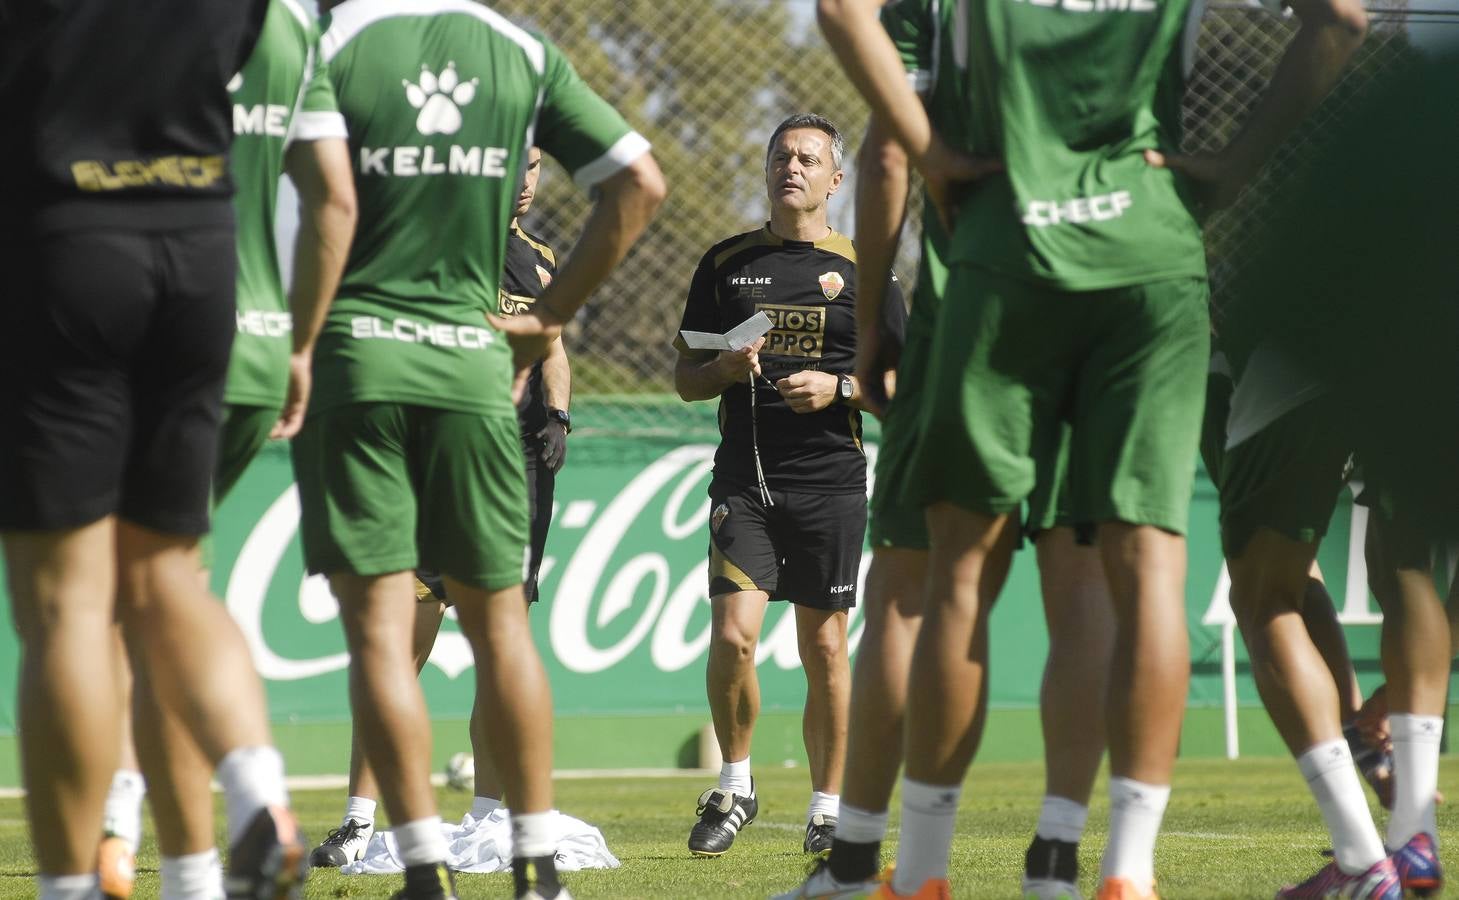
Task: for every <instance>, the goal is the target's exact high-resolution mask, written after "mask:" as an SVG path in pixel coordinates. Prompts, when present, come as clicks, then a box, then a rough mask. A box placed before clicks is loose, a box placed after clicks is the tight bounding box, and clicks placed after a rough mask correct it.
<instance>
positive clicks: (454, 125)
mask: <svg viewBox="0 0 1459 900" xmlns="http://www.w3.org/2000/svg"><path fill="white" fill-rule="evenodd" d="M479 82H480V79H479V78H473V79H471V80H470V81H462V80H461V76H459V75H457V74H456V64H455V63H454V62H448V63H446V69H445V71H443V72H441V74H440V75H439V76H437V75H435V74H434V73H432V72H431V70H430V69H429V68H428V67H427V66H425V65H422V66H421V67H420V83H419V84H412V83H410V82H409V81H406V80H404V79H402V80H401V82H400V83H401V84H403V85H405V99H406V100H409V101H410V105H411V106H414V107H415V108H416V109H418V110H420V115H418V116H416V117H415V128H416V130H417V131H419V132H420V133H421V134H455V133H456V132H458V131H460V130H461V107H463V106H465V105H466V104H468V103H470V102H471V101H472V100H473V99H475V97H476V85H477V84H478V83H479Z"/></svg>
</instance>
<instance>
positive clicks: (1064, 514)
mask: <svg viewBox="0 0 1459 900" xmlns="http://www.w3.org/2000/svg"><path fill="white" fill-rule="evenodd" d="M1079 524H1081V523H1078V522H1077V517H1076V516H1075V515H1074V490H1073V487H1072V486H1071V485H1070V484H1069V428H1068V426H1065V427H1064V428H1063V430H1062V436H1061V438H1060V440H1059V451H1058V452H1057V453H1055V454H1054V455H1053V456H1052V457H1046V458H1044V459H1042V460H1040V461H1039V471H1038V475H1037V478H1036V480H1035V481H1034V487H1033V493H1032V494H1029V495H1028V511H1027V514H1026V516H1025V518H1024V520H1023V535H1024V537H1026V538H1027V539H1028V540H1030V541H1037V540H1038V536H1039V535H1040V534H1043V533H1044V532H1045V531H1048V530H1049V529H1050V528H1073V527H1076V525H1079ZM1082 524H1083V525H1085V526H1088V525H1089V524H1090V523H1088V522H1085V523H1082ZM1080 538H1081V540H1083V541H1085V542H1088V541H1089V540H1090V539H1091V538H1092V534H1091V533H1090V530H1089V529H1088V528H1084V529H1081V534H1080Z"/></svg>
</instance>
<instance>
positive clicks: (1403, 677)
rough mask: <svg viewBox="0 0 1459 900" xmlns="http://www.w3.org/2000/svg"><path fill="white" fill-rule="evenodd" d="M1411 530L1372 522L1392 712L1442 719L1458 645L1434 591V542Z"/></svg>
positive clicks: (1371, 553) (1372, 572)
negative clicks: (1431, 558)
mask: <svg viewBox="0 0 1459 900" xmlns="http://www.w3.org/2000/svg"><path fill="white" fill-rule="evenodd" d="M1407 532H1408V529H1404V528H1402V527H1401V526H1396V525H1394V524H1392V523H1380V522H1379V521H1378V517H1377V516H1374V517H1373V518H1372V519H1371V520H1370V525H1369V529H1368V547H1367V553H1368V559H1369V568H1368V577H1369V583H1370V585H1371V586H1372V588H1373V594H1374V596H1376V597H1377V598H1378V604H1379V605H1380V606H1381V607H1382V608H1383V638H1382V642H1383V677H1384V678H1385V679H1386V680H1387V685H1388V711H1389V714H1390V715H1391V714H1393V713H1413V714H1416V715H1424V716H1442V715H1443V714H1444V706H1445V704H1446V703H1447V701H1448V690H1449V663H1450V661H1451V660H1452V659H1453V647H1452V645H1451V643H1450V637H1449V622H1448V619H1447V616H1446V614H1445V611H1444V604H1443V601H1441V600H1440V599H1439V594H1438V591H1436V590H1435V588H1434V580H1433V575H1432V572H1431V571H1430V562H1429V547H1428V542H1427V541H1425V540H1423V539H1422V537H1421V536H1418V535H1415V534H1412V533H1407Z"/></svg>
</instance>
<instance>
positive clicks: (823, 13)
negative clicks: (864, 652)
mask: <svg viewBox="0 0 1459 900" xmlns="http://www.w3.org/2000/svg"><path fill="white" fill-rule="evenodd" d="M878 6H879V4H878V3H876V2H875V0H822V2H821V4H820V18H821V22H822V26H823V28H824V30H825V31H826V34H827V38H828V40H829V41H830V42H831V44H832V47H833V49H835V50H836V51H837V53H838V55H840V57H841V58H842V61H843V64H844V65H845V68H846V69H847V72H848V74H849V75H850V76H851V77H852V80H853V81H855V82H856V83H857V86H858V88H860V89H861V91H862V93H863V94H865V95H866V96H867V98H868V100H869V101H870V102H871V104H872V107H873V110H874V111H875V113H876V114H877V115H878V116H879V117H881V118H883V119H884V121H885V122H886V123H887V125H888V127H889V128H890V130H891V131H892V132H893V133H894V134H895V135H896V137H897V138H898V140H899V141H900V142H901V143H902V144H903V146H904V147H906V149H907V151H908V154H909V156H910V157H911V159H912V161H913V163H914V165H915V166H916V167H917V168H918V169H919V170H920V171H921V172H922V174H923V176H924V178H925V179H926V181H927V184H928V190H929V193H930V195H931V197H932V199H933V201H934V203H935V204H936V205H937V206H938V208H939V212H940V214H941V215H943V216H944V218H945V220H946V221H947V222H949V223H950V224H951V227H952V228H953V233H952V236H951V240H950V248H951V249H950V253H949V259H950V262H951V271H950V274H949V284H948V291H949V293H952V294H957V295H958V296H959V300H960V302H958V303H955V304H947V305H944V306H943V307H942V309H941V310H940V311H939V322H938V328H937V331H936V336H935V338H934V343H933V348H932V353H933V358H934V364H933V377H932V378H931V379H930V381H929V385H928V388H927V391H926V392H925V393H924V395H923V399H922V403H921V415H920V417H919V421H918V443H917V450H916V452H915V453H914V462H913V469H914V471H915V472H916V473H917V477H916V482H917V483H919V484H921V485H923V486H924V488H923V492H922V493H923V496H922V499H923V500H924V501H925V502H926V503H927V504H928V524H929V527H930V533H931V570H930V575H929V577H930V585H929V590H928V597H929V602H928V606H927V609H926V610H925V612H924V622H923V625H924V627H923V628H922V629H921V632H920V634H919V638H918V645H917V650H916V653H915V655H914V660H913V666H912V677H911V683H910V686H909V688H908V721H907V775H906V779H905V780H904V784H903V807H904V812H903V830H902V842H901V845H900V848H899V853H898V862H897V867H896V871H895V874H894V876H893V878H892V879H891V882H890V883H889V884H885V885H883V886H882V887H881V890H882V891H883V892H884V893H886V894H887V895H904V896H927V897H933V896H945V895H946V894H947V893H948V892H950V887H949V886H948V882H947V880H946V875H947V861H948V852H949V849H950V843H951V837H952V827H953V822H954V816H955V814H956V810H957V801H958V797H959V792H960V785H961V782H962V778H963V774H964V771H965V769H966V766H967V764H968V763H969V761H970V760H971V758H972V755H973V753H974V751H975V749H976V736H977V730H978V729H977V722H978V720H979V718H980V715H981V708H982V703H981V697H982V696H983V691H984V679H985V677H986V673H985V666H984V665H983V663H982V661H981V659H980V658H979V655H978V653H977V648H978V647H980V646H982V645H983V644H984V643H985V642H986V639H987V638H986V622H987V614H986V610H987V607H988V606H989V605H991V603H992V601H993V600H994V599H995V598H996V597H997V595H998V592H999V590H1000V589H1001V587H1002V582H1003V577H1004V575H1005V574H1006V571H1007V561H1008V559H1007V557H1008V548H1007V544H1006V542H1005V540H1004V538H1003V535H1004V532H1005V531H1006V530H1008V529H1009V528H1010V527H1012V524H1011V521H1010V513H1012V512H1013V511H1014V510H1015V509H1016V508H1017V506H1018V504H1019V503H1020V502H1022V500H1023V499H1024V498H1026V497H1027V496H1028V495H1029V493H1030V492H1031V491H1032V490H1033V488H1034V486H1035V483H1036V478H1037V473H1038V471H1039V469H1040V468H1041V467H1042V466H1045V465H1047V464H1048V461H1049V459H1050V455H1051V454H1057V452H1058V447H1059V444H1060V432H1061V425H1060V423H1061V420H1062V421H1068V422H1069V423H1070V424H1071V427H1072V433H1071V438H1070V439H1071V441H1072V443H1071V451H1070V457H1069V461H1068V473H1069V474H1068V477H1069V480H1070V484H1071V487H1072V490H1073V502H1072V510H1073V517H1074V521H1075V522H1077V523H1081V524H1090V525H1097V526H1098V540H1099V549H1100V553H1101V555H1102V557H1103V560H1104V567H1105V571H1106V573H1107V577H1108V580H1109V583H1110V587H1111V597H1112V600H1113V602H1114V606H1115V610H1116V616H1117V620H1118V636H1117V638H1116V650H1115V657H1114V663H1113V666H1112V669H1111V673H1110V679H1109V691H1108V702H1107V705H1106V710H1107V720H1108V740H1109V745H1110V757H1111V764H1110V767H1111V773H1112V777H1111V783H1110V792H1111V807H1112V810H1111V822H1110V843H1109V845H1108V847H1107V848H1106V852H1105V857H1104V861H1103V865H1102V884H1101V889H1100V892H1101V896H1104V897H1111V898H1114V897H1130V898H1138V897H1146V896H1153V895H1154V893H1155V888H1154V873H1153V857H1154V843H1155V836H1156V834H1157V833H1158V830H1159V824H1160V820H1161V818H1162V816H1163V814H1164V807H1165V803H1166V800H1167V798H1168V796H1169V782H1170V773H1171V768H1172V766H1173V763H1174V756H1175V750H1176V744H1177V739H1178V735H1179V728H1180V721H1181V716H1182V713H1183V710H1184V705H1185V694H1186V685H1187V679H1188V676H1189V658H1188V657H1189V653H1188V649H1187V643H1186V641H1187V638H1186V633H1185V627H1184V615H1183V608H1184V583H1185V544H1184V538H1183V537H1182V533H1183V531H1184V528H1185V524H1186V518H1187V516H1188V506H1189V496H1190V489H1191V474H1192V472H1191V465H1190V462H1189V460H1191V459H1192V458H1194V455H1195V451H1196V447H1197V443H1198V438H1199V427H1200V416H1199V411H1200V406H1201V400H1202V397H1203V394H1204V390H1203V379H1204V369H1205V358H1206V352H1207V337H1208V336H1207V331H1208V323H1207V315H1206V288H1205V265H1204V252H1203V248H1202V244H1201V235H1200V230H1199V228H1198V226H1197V225H1196V222H1195V218H1194V215H1193V210H1192V205H1193V203H1194V202H1195V201H1194V197H1193V196H1192V195H1191V194H1190V193H1187V191H1186V190H1185V183H1184V182H1181V183H1178V181H1177V179H1176V178H1173V177H1171V176H1170V174H1169V173H1168V172H1165V171H1162V170H1161V169H1160V168H1159V167H1158V166H1156V165H1154V163H1155V162H1156V159H1155V158H1153V157H1152V158H1150V159H1147V157H1146V156H1145V155H1144V152H1143V151H1158V150H1159V149H1161V148H1165V147H1174V146H1176V145H1177V144H1178V135H1179V102H1178V101H1179V97H1178V92H1175V91H1171V90H1170V89H1169V85H1170V84H1171V83H1172V82H1174V83H1177V84H1178V83H1179V81H1178V79H1179V78H1180V77H1181V65H1180V63H1181V61H1180V59H1179V53H1178V52H1176V48H1177V44H1178V40H1177V39H1178V38H1179V36H1180V35H1181V33H1182V32H1183V30H1184V28H1185V26H1186V24H1187V20H1188V13H1189V9H1188V5H1186V4H1175V5H1172V6H1154V5H1151V6H1150V7H1148V8H1147V7H1135V6H1131V7H1130V8H1123V7H1121V8H1108V9H1104V8H1099V7H1092V8H1088V9H1086V8H1085V7H1084V6H1083V5H1082V4H1081V5H1079V6H1078V8H1077V9H1074V8H1071V9H1067V10H1061V9H1057V8H1050V7H1040V6H1034V5H1011V6H1002V5H996V6H994V5H990V6H987V7H979V8H978V9H976V10H975V11H973V14H972V15H971V16H970V17H964V21H962V22H960V23H959V25H960V29H959V30H961V31H963V34H962V35H961V36H960V37H961V38H962V39H961V40H959V42H958V43H959V46H960V47H962V50H963V52H961V53H959V54H956V55H955V57H954V60H953V63H954V66H953V71H954V72H955V73H956V74H955V75H952V76H951V77H955V78H960V79H962V80H963V81H964V83H965V84H966V85H967V92H966V94H965V95H964V97H965V98H972V97H979V98H986V101H985V100H979V102H976V103H975V102H971V100H970V99H963V100H958V101H957V103H956V105H953V106H950V107H947V108H938V109H933V110H931V116H930V118H929V116H928V113H927V112H925V111H924V110H923V107H922V106H921V105H920V104H918V103H917V102H915V99H914V97H913V94H912V90H911V88H910V86H908V85H907V84H906V81H905V79H904V77H903V76H902V74H901V66H900V64H899V61H898V59H897V55H896V51H895V48H894V46H893V45H892V43H891V42H890V41H889V40H888V39H887V36H886V34H885V32H883V31H882V30H881V29H880V28H879V27H878V25H877V22H876V9H877V7H878ZM1081 11H1082V12H1084V13H1085V14H1083V15H1078V14H1073V13H1077V12H1081ZM1324 18H1326V17H1324ZM1358 19H1359V20H1361V12H1359V13H1358ZM1342 24H1346V23H1342ZM1358 32H1359V34H1361V28H1359V29H1358ZM993 34H997V35H1000V39H999V40H997V41H992V40H991V38H990V35H993ZM1096 34H1097V35H1098V40H1097V42H1096V40H1095V38H1094V35H1096ZM1051 41H1052V42H1054V43H1055V44H1058V45H1060V46H1063V47H1064V48H1065V49H1064V51H1063V53H1062V56H1061V59H1062V60H1063V65H1062V66H1061V67H1060V68H1058V69H1055V70H1050V69H1049V68H1048V67H1047V66H1044V65H1042V64H1041V63H1040V60H1042V59H1044V58H1045V54H1046V53H1047V49H1048V47H1049V45H1050V42H1051ZM1288 68H1289V69H1290V68H1294V67H1288ZM1278 80H1279V84H1278V85H1274V87H1273V91H1272V93H1271V94H1269V95H1268V97H1267V100H1266V103H1265V105H1264V106H1263V108H1262V109H1259V110H1258V112H1257V113H1256V114H1255V115H1254V117H1253V120H1252V123H1251V124H1250V126H1249V127H1248V129H1247V130H1246V132H1244V133H1243V135H1242V137H1241V138H1239V139H1238V140H1237V141H1236V142H1235V143H1234V144H1233V145H1232V147H1231V148H1229V149H1228V151H1227V153H1226V154H1225V155H1223V156H1222V157H1221V158H1220V159H1219V160H1217V161H1215V162H1214V163H1213V164H1211V165H1210V166H1209V167H1208V168H1207V169H1206V170H1203V171H1202V172H1201V173H1200V174H1201V175H1203V176H1205V177H1207V178H1209V179H1210V180H1211V181H1212V182H1213V184H1212V186H1211V187H1212V190H1211V195H1212V196H1213V198H1215V197H1219V196H1221V195H1222V194H1223V193H1225V192H1228V191H1234V189H1235V188H1236V187H1237V186H1239V184H1241V183H1242V182H1243V181H1244V180H1245V179H1247V178H1249V177H1250V176H1251V174H1252V173H1253V172H1255V170H1256V169H1257V167H1259V165H1260V164H1261V162H1262V161H1263V160H1264V159H1265V158H1266V155H1267V154H1268V153H1269V152H1270V150H1271V148H1272V147H1273V146H1274V145H1275V144H1276V143H1277V141H1279V140H1280V138H1281V137H1282V136H1283V134H1284V133H1285V131H1286V129H1287V128H1288V127H1290V125H1291V124H1292V123H1293V122H1294V121H1295V120H1296V119H1297V118H1298V117H1299V116H1300V114H1301V113H1302V112H1305V109H1306V105H1304V103H1303V102H1301V101H1303V100H1305V99H1306V91H1307V88H1308V87H1309V84H1308V73H1307V72H1303V71H1298V72H1296V73H1295V74H1292V73H1290V72H1289V73H1288V77H1287V78H1286V81H1285V83H1281V82H1282V79H1281V78H1279V79H1278ZM1294 81H1295V85H1296V89H1295V90H1294ZM1318 82H1319V83H1318V84H1317V85H1316V91H1317V95H1318V96H1320V94H1321V91H1322V90H1325V89H1326V86H1327V85H1326V84H1321V83H1320V79H1318ZM1294 93H1295V95H1296V98H1297V102H1292V101H1293V97H1292V95H1293V94H1294ZM1273 97H1275V98H1277V99H1276V100H1275V101H1274V100H1273ZM939 128H940V129H948V130H949V131H948V134H947V135H941V134H939V132H938V131H937V130H934V129H939ZM968 152H979V153H983V154H986V155H988V156H993V157H996V158H998V159H999V160H1000V161H1001V163H1002V166H1003V171H1004V172H1006V174H1001V173H998V172H996V171H990V167H989V166H987V165H986V164H979V163H978V162H977V161H976V160H974V159H972V158H971V157H968V156H966V155H965V154H966V153H968ZM1089 171H1098V172H1099V173H1100V174H1099V177H1098V178H1097V181H1096V183H1097V184H1098V186H1099V187H1100V190H1095V189H1093V188H1091V187H1090V185H1091V181H1090V180H1089V178H1088V177H1087V176H1086V173H1087V172H1089ZM977 179H981V181H980V183H979V184H978V185H977V186H976V188H974V189H973V190H971V191H965V192H963V193H961V194H960V193H957V192H956V191H957V189H958V188H959V187H965V185H962V183H963V182H968V181H972V180H977ZM1051 323H1055V324H1053V325H1051ZM1076 386H1077V388H1078V390H1077V391H1076V390H1075V387H1076Z"/></svg>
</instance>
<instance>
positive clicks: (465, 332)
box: [350, 316, 494, 350]
mask: <svg viewBox="0 0 1459 900" xmlns="http://www.w3.org/2000/svg"><path fill="white" fill-rule="evenodd" d="M350 337H354V338H361V339H368V338H378V339H380V340H385V341H401V342H403V343H407V344H434V345H435V346H437V347H461V348H462V349H465V350H480V349H482V348H484V347H486V346H488V345H489V344H491V342H492V341H493V340H494V338H493V337H492V334H491V332H490V331H487V330H486V329H485V328H478V327H476V326H475V325H450V324H447V323H445V322H413V321H411V320H410V319H394V320H392V321H389V322H387V321H385V320H384V319H379V318H376V317H375V316H355V317H354V318H353V319H351V320H350Z"/></svg>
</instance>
